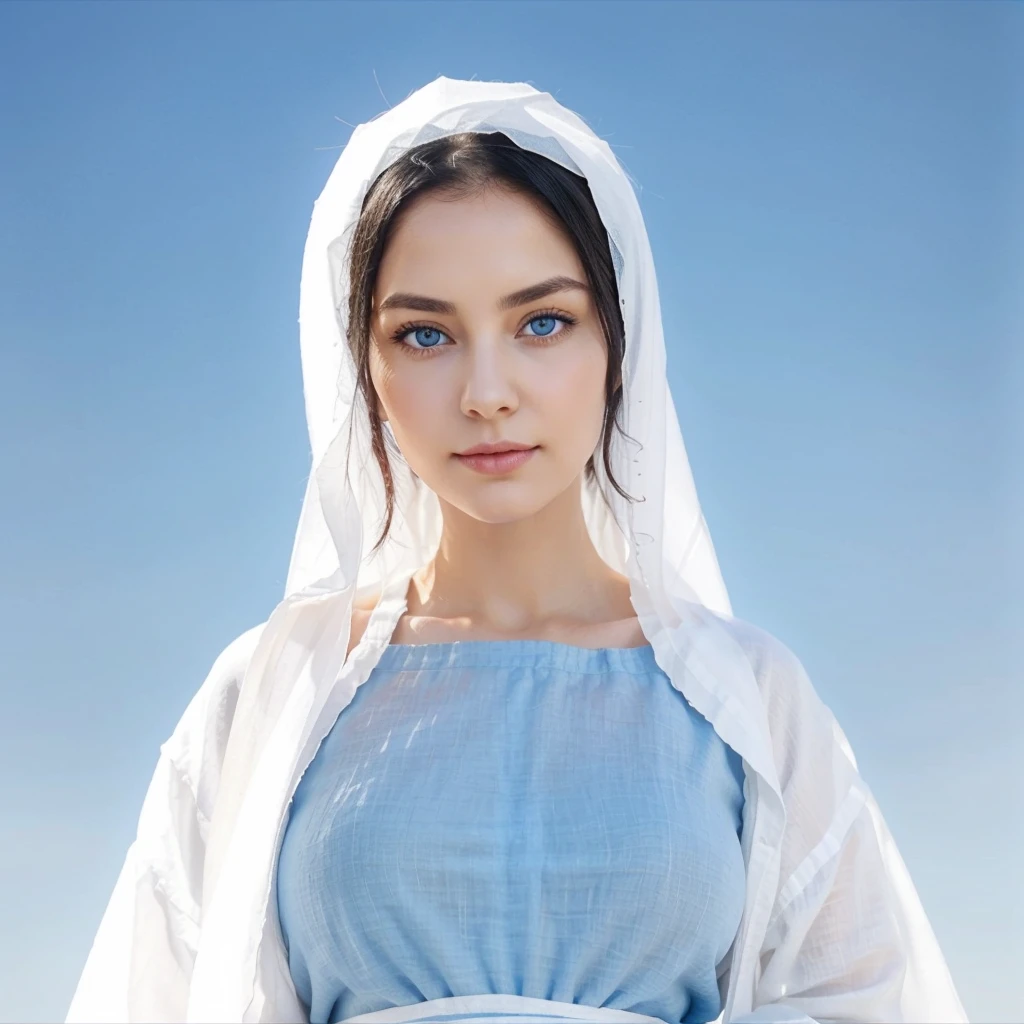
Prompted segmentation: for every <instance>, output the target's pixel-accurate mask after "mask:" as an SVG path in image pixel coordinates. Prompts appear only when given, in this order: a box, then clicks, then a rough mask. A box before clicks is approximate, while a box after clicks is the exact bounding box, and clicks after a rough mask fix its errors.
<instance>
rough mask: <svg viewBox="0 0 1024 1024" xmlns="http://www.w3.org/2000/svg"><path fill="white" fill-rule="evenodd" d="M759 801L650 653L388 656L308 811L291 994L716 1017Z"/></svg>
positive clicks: (411, 648)
mask: <svg viewBox="0 0 1024 1024" xmlns="http://www.w3.org/2000/svg"><path fill="white" fill-rule="evenodd" d="M742 809H743V768H742V762H741V760H740V758H739V756H738V755H737V754H736V753H735V752H734V751H733V750H732V749H731V748H730V747H728V746H726V745H725V744H724V743H723V742H722V741H721V740H720V739H719V737H718V735H717V734H716V733H715V732H714V730H713V729H712V727H711V725H710V724H709V723H708V722H707V720H706V719H704V718H703V717H702V716H701V715H699V714H698V713H697V712H696V711H695V710H694V709H693V708H692V707H690V705H689V704H688V703H687V702H686V700H685V698H684V697H683V696H682V694H680V693H679V692H678V691H677V690H676V689H675V688H674V687H673V686H672V683H671V682H670V680H669V679H668V677H667V675H666V674H665V673H664V672H663V671H662V670H661V669H660V668H659V667H658V665H657V663H656V661H655V659H654V651H653V648H651V647H650V646H646V647H634V648H605V649H599V650H597V649H588V648H582V647H573V646H570V645H568V644H562V643H557V642H555V641H549V640H472V641H457V642H451V643H440V644H426V645H416V644H393V645H390V646H388V647H386V648H385V649H384V652H383V655H382V657H381V658H380V660H379V662H378V663H377V665H376V666H375V667H374V669H373V671H372V673H371V674H370V676H369V678H368V679H367V680H366V682H365V683H363V685H362V686H360V687H359V688H358V689H357V691H356V693H355V696H354V697H353V699H352V701H351V703H350V704H349V705H348V706H347V707H346V708H345V709H344V710H343V711H342V712H341V714H340V715H339V716H338V719H337V721H336V722H335V724H334V726H333V728H332V730H331V732H330V734H329V735H328V736H327V737H326V739H325V740H324V741H323V743H322V744H321V745H320V748H319V750H318V751H317V754H316V756H315V757H314V759H313V761H312V763H311V764H310V765H309V767H308V768H307V769H306V772H305V774H304V775H303V777H302V779H301V781H300V783H299V786H298V789H297V791H296V793H295V797H294V800H293V802H292V804H291V808H290V812H289V818H288V822H287V825H286V830H285V834H284V839H283V841H282V847H281V853H280V859H279V862H278V876H277V884H278V913H279V916H280V921H281V929H282V934H283V936H284V939H285V945H286V948H287V950H288V960H289V966H290V969H291V974H292V978H293V980H294V982H295V986H296V990H297V992H298V993H299V995H300V996H301V998H302V999H303V1001H304V1002H305V1004H306V1005H307V1006H308V1007H309V1019H310V1021H311V1022H312V1024H320V1022H332V1024H333V1022H337V1021H343V1020H345V1019H346V1018H348V1017H352V1016H356V1015H358V1014H362V1013H370V1012H372V1011H376V1010H382V1009H385V1008H387V1007H393V1006H407V1005H409V1004H412V1003H419V1002H423V1001H425V1000H430V999H442V998H445V997H450V996H466V995H479V994H486V993H506V994H514V995H522V996H532V997H538V998H541V999H550V1000H557V1001H560V1002H566V1003H582V1004H585V1005H587V1006H602V1007H603V1006H608V1007H615V1008H618V1009H625V1010H630V1011H632V1012H634V1013H641V1014H646V1015H649V1016H652V1017H657V1018H660V1019H662V1020H665V1021H670V1022H682V1021H686V1022H707V1021H712V1020H714V1019H715V1018H716V1017H717V1016H718V1015H719V1013H720V1012H721V1009H722V1006H721V1000H720V998H719V992H718V984H717V980H716V966H717V965H718V964H719V962H720V961H721V960H722V958H723V957H724V956H725V954H726V952H727V951H728V950H729V947H730V946H731V945H732V942H733V939H734V937H735V935H736V931H737V929H738V926H739V921H740V916H741V913H742V909H743V901H744V891H745V885H746V882H745V871H744V864H743V856H742V853H741V849H740V839H739V833H740V827H741V815H742Z"/></svg>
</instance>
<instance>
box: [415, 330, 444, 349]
mask: <svg viewBox="0 0 1024 1024" xmlns="http://www.w3.org/2000/svg"><path fill="white" fill-rule="evenodd" d="M409 333H410V334H411V335H412V336H413V337H414V338H415V339H416V344H417V345H420V346H421V347H423V348H433V347H434V346H435V345H436V344H437V343H438V342H439V341H440V340H441V338H442V337H443V335H442V334H441V332H440V331H439V330H438V329H437V328H436V327H417V328H416V329H415V330H414V331H410V332H409ZM421 334H428V335H433V337H431V338H423V337H420V335H421Z"/></svg>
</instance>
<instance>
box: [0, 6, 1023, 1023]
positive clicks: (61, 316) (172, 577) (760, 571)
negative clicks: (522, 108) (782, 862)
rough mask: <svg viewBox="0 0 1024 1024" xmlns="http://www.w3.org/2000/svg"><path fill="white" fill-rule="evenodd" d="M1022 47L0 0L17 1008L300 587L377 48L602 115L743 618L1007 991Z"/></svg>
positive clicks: (7, 774)
mask: <svg viewBox="0 0 1024 1024" xmlns="http://www.w3.org/2000/svg"><path fill="white" fill-rule="evenodd" d="M1022 67H1024V7H1022V6H1020V5H1014V4H1010V3H994V2H993V3H984V4H980V3H979V4H970V3H940V2H932V3H902V4H897V3H852V2H851V3H819V4H812V3H794V4H788V3H758V4H748V3H721V4H717V5H709V4H703V3H674V4H660V5H646V4H643V3H638V2H632V3H629V4H617V3H603V4H602V3H568V4H564V5H560V4H550V5H549V4H544V3H521V4H504V3H470V4H444V3H442V4H433V3H411V4H389V3H375V4H359V3H346V4H340V3H339V4H334V3H311V4H303V3H291V4H281V3H278V4H274V3H262V4H250V3H245V2H238V3H224V4H209V3H201V2H197V3H188V4H178V5H175V4H161V3H146V4H128V3H126V4H108V3H88V4H79V3H71V4H58V3H42V2H40V3H29V4H21V3H5V4H2V5H0V97H2V99H0V138H2V142H0V146H2V153H3V159H2V161H0V224H2V230H0V349H2V361H0V481H2V482H3V500H2V501H0V622H2V629H3V633H2V641H3V657H2V662H0V665H2V675H0V680H2V685H3V687H4V696H5V701H4V707H5V714H4V715H3V716H2V718H0V771H2V775H3V778H4V779H5V783H6V784H5V785H4V787H3V792H2V796H0V812H2V814H0V875H2V877H3V878H4V879H5V884H4V885H3V886H2V887H0V889H2V895H0V919H2V920H3V922H4V926H3V929H2V935H0V991H2V992H3V998H2V1000H0V1015H2V1019H3V1020H7V1021H15V1020H25V1021H46V1020H56V1019H63V1015H64V1013H65V1012H66V1009H67V1006H68V1003H69V1001H70V998H71V995H72V992H73V989H74V986H75V983H76V981H77V978H78V975H79V972H80V970H81V968H82V966H83V964H84V961H85V957H86V954H87V951H88V948H89V945H90V943H91V941H92V938H93V935H94V933H95V930H96V928H97V926H98V924H99V919H100V916H101V914H102V912H103V909H104V907H105V905H106V902H107V899H108V897H109V895H110V891H111V888H112V886H113V884H114V880H115V878H116V876H117V873H118V871H119V870H120V867H121V862H122V859H123V857H124V854H125V851H126V849H127V847H128V845H129V843H130V842H131V839H132V837H133V835H134V830H135V827H136V823H137V818H138V812H139V809H140V806H141V802H142V798H143V795H144V793H145V790H146V787H147V785H148V782H149V777H150V774H151V772H152V770H153V767H154V765H155V763H156V758H157V755H158V747H159V745H160V743H161V742H163V740H164V739H166V738H167V736H168V735H169V734H170V732H171V731H172V729H173V727H174V725H175V723H176V722H177V720H178V718H179V716H180V714H181V713H182V711H183V710H184V708H185V705H186V704H187V702H188V700H189V698H190V697H191V695H192V694H193V692H194V691H195V690H196V688H197V687H198V686H199V684H200V682H201V681H202V679H203V677H204V676H205V674H206V672H207V670H208V669H209V667H210V665H211V663H212V661H213V659H214V658H215V656H216V655H217V654H218V653H219V651H220V650H221V649H222V648H223V647H224V646H225V645H226V644H227V643H228V642H229V641H230V640H231V639H233V638H234V637H235V636H236V635H238V634H239V633H241V632H242V631H243V630H245V629H247V628H248V627H250V626H252V625H255V624H256V623H258V622H260V621H262V620H263V619H265V618H266V617H267V615H268V614H269V612H270V611H271V609H272V608H273V606H274V605H275V604H276V602H277V601H278V600H279V598H280V596H281V592H282V588H283V585H284V579H285V572H286V568H287V561H288V555H289V552H290V548H291V541H292V536H293V530H294V527H295V523H296V518H297V515H298V511H299V506H300V501H301V497H302V492H303V482H304V478H305V476H306V474H307V472H308V469H309V465H308V448H307V439H306V433H305V420H304V414H303V407H302V387H301V378H300V370H299V354H298V341H297V334H298V330H297V315H298V314H297V310H298V284H299V271H300V260H301V253H302V246H303V243H304V239H305V233H306V230H307V227H308V223H309V216H310V213H311V211H312V205H313V202H314V200H315V199H316V197H317V195H318V194H319V191H320V189H321V188H322V186H323V184H324V182H325V181H326V179H327V176H328V174H329V172H330V170H331V167H332V166H333V164H334V162H335V160H336V159H337V157H338V154H339V152H340V147H341V146H343V145H344V143H345V142H346V140H347V139H348V137H349V135H350V131H351V129H350V128H349V127H347V126H346V125H345V124H343V123H342V122H341V121H340V120H339V119H344V120H345V121H349V122H351V123H352V124H357V123H360V122H364V121H367V120H369V119H370V118H372V117H373V116H375V115H376V114H377V113H379V112H380V111H381V110H382V109H383V108H384V107H385V100H384V99H383V98H382V94H381V91H379V89H378V84H377V81H375V78H374V72H376V78H377V79H378V80H379V83H380V90H382V91H383V94H384V95H385V96H386V97H387V100H388V101H390V102H391V103H392V104H394V103H397V102H399V101H400V100H401V99H403V98H404V97H405V96H406V95H408V94H409V93H410V92H411V91H413V90H414V89H416V88H418V87H420V86H421V85H424V84H425V83H426V82H428V81H430V80H432V79H433V78H434V77H436V76H437V75H439V74H444V75H447V76H449V77H452V78H471V77H474V76H475V77H477V78H482V79H494V80H516V81H521V80H525V81H529V82H531V83H533V84H534V85H535V86H537V87H538V88H541V89H544V90H546V91H549V92H551V93H553V94H554V95H555V96H556V97H557V98H558V99H559V100H560V101H561V102H563V103H565V104H566V105H568V106H569V107H571V108H573V109H574V110H576V111H577V112H578V113H580V114H581V115H582V116H583V117H584V118H586V119H587V120H588V121H589V123H590V124H591V125H592V126H593V127H594V128H595V130H596V131H597V132H598V133H600V134H601V135H603V136H604V137H605V138H606V139H607V140H608V141H609V142H610V143H611V144H612V145H613V146H614V147H616V151H617V153H618V155H619V157H620V158H621V159H622V161H623V163H624V165H625V166H626V168H627V170H628V171H629V172H630V174H631V175H632V176H633V177H634V179H635V180H636V182H637V183H638V191H639V192H640V197H641V203H642V206H643V209H644V212H645V215H646V218H647V224H648V229H649V232H650V236H651V240H652V244H653V246H654V252H655V259H656V262H657V267H658V273H659V282H660V288H661V294H662V296H663V302H664V319H665V326H666V337H667V339H668V347H669V368H670V375H671V384H672V388H673V392H674V394H675V396H676V403H677V406H678V409H679V413H680V417H681V419H682V424H683V432H684V437H685V438H686V442H687V446H688V449H689V452H690V456H691V460H692V464H693V470H694V474H695V477H696V480H697V485H698V488H699V491H700V494H701V498H702V501H703V504H704V509H705V513H706V516H707V519H708V522H709V524H710V526H711V530H712V535H713V537H714V540H715V543H716V547H717V550H718V554H719V558H720V561H721V564H722V568H723V572H724V574H725V578H726V581H727V583H728V585H729V587H730V591H731V595H732V599H733V603H734V608H735V613H736V614H737V615H738V616H740V617H742V618H745V619H749V620H751V621H753V622H756V623H757V624H759V625H761V626H763V627H764V628H766V629H769V630H770V631H772V632H774V633H775V634H776V635H777V636H779V637H780V638H781V639H782V640H784V641H785V642H786V643H787V644H789V645H790V646H791V647H792V648H793V649H794V650H795V651H796V652H797V654H798V655H799V656H800V657H801V659H802V660H803V661H804V664H805V665H806V666H807V668H808V671H809V672H810V675H811V678H812V679H813V680H814V681H815V684H816V686H817V687H818V689H819V691H820V693H821V694H822V696H823V697H824V698H825V700H826V701H827V702H828V703H829V704H830V705H831V706H832V707H833V709H834V710H835V712H836V714H837V715H838V717H839V720H840V722H841V723H842V724H843V726H844V728H845V729H846V731H847V733H848V735H849V737H850V740H851V742H852V743H853V746H854V749H855V751H856V752H857V754H858V757H859V760H860V764H861V768H862V771H863V773H864V775H865V777H866V778H867V780H868V782H869V784H870V785H871V786H872V787H873V789H874V792H875V794H876V796H877V797H878V800H879V802H880V804H881V806H882V809H883V811H884V813H885V814H886V816H887V818H888V821H889V823H890V827H891V828H892V831H893V833H894V834H895V836H896V839H897V841H898V843H899V845H900V848H901V850H902V853H903V855H904V858H905V860H906V861H907V864H908V866H909V868H910V871H911V874H912V876H913V878H914V880H915V882H916V884H917V886H918V889H919V891H920V894H921V897H922V900H923V901H924V904H925V907H926V909H927V911H928V913H929V915H930V917H931V921H932V923H933V926H934V928H935V930H936V932H937V934H938V937H939V939H940V942H941V944H942V946H943V949H944V951H945V953H946V955H947V958H948V960H949V963H950V966H951V969H952V972H953V976H954V979H955V980H956V982H957V984H958V986H959V988H960V991H961V994H962V997H963V999H964V1002H965V1004H966V1006H967V1009H968V1012H969V1013H970V1014H971V1016H972V1019H975V1020H978V1021H1019V1020H1021V1019H1024V994H1022V991H1021V974H1020V963H1021V957H1022V953H1024V936H1022V924H1021V922H1022V920H1024V899H1022V894H1024V886H1022V884H1021V856H1020V850H1021V843H1022V839H1024V836H1022V828H1021V814H1020V801H1021V796H1022V787H1021V768H1022V764H1021V755H1020V750H1019V741H1020V739H1021V712H1022V710H1024V709H1022V699H1021V690H1020V686H1019V682H1020V673H1019V670H1018V669H1017V665H1016V664H1014V665H1011V638H1012V634H1011V630H1012V629H1013V625H1014V624H1015V623H1018V622H1019V620H1020V616H1021V614H1022V613H1024V603H1022V600H1021V593H1020V587H1019V586H1017V587H1016V588H1015V587H1014V586H1013V584H1014V582H1016V580H1015V579H1014V576H1015V573H1016V572H1019V569H1020V554H1021V545H1020V543H1019V540H1020V538H1019V535H1018V536H1014V535H1013V532H1014V531H1013V526H1015V525H1018V524H1019V522H1020V514H1021V511H1022V507H1024V506H1022V502H1021V489H1020V481H1019V479H1015V477H1014V473H1013V469H1015V468H1017V467H1019V465H1020V457H1021V441H1022V439H1024V430H1022V429H1021V421H1020V415H1019V404H1018V408H1017V410H1016V412H1014V411H1013V410H1012V409H1011V391H1013V390H1015V391H1016V394H1017V395H1019V393H1020V390H1021V384H1022V375H1024V374H1022V371H1024V361H1022V359H1021V351H1022V344H1021V341H1022V338H1021V334H1022V330H1021V325H1022V321H1024V317H1022V312H1024V310H1022V304H1024V303H1022V294H1024V288H1022V270H1024V251H1022V250H1024V225H1022V220H1024V217H1022V211H1024V203H1022V194H1021V192H1022V189H1021V182H1022V180H1024V166H1022V146H1021V141H1022V140H1021V124H1022V122H1024V102H1022V101H1024V89H1022V74H1021V68H1022ZM1018 403H1019V398H1018ZM1014 511H1015V512H1016V524H1014V523H1012V519H1013V512H1014ZM1015 632H1016V636H1017V644H1016V646H1015V647H1014V648H1013V653H1014V654H1017V655H1018V656H1019V638H1020V632H1019V626H1018V628H1017V630H1016V631H1015ZM1015 743H1016V744H1017V745H1018V747H1017V749H1014V745H1015Z"/></svg>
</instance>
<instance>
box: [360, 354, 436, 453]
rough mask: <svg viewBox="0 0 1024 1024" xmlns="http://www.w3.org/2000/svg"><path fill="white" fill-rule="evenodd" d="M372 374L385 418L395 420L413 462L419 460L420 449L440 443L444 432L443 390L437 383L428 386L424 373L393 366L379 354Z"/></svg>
mask: <svg viewBox="0 0 1024 1024" xmlns="http://www.w3.org/2000/svg"><path fill="white" fill-rule="evenodd" d="M370 377H371V379H372V381H373V386H374V388H375V390H376V392H377V397H378V400H379V405H380V406H381V409H380V411H381V413H382V414H383V415H382V418H386V419H387V420H388V421H389V423H390V424H391V430H392V432H393V433H394V435H395V440H396V441H397V442H398V445H399V447H400V448H401V449H402V451H403V453H405V454H406V457H407V459H408V460H409V461H410V462H416V461H418V460H417V458H416V454H417V452H418V451H421V450H422V451H426V452H429V451H430V450H431V449H432V448H434V447H436V444H437V443H438V439H437V438H436V437H435V435H438V434H440V433H441V429H442V422H441V421H442V416H441V415H440V414H439V392H438V388H437V387H436V386H434V387H430V386H424V381H423V374H417V373H403V372H401V368H400V367H399V368H398V369H397V370H396V369H394V368H392V367H389V366H388V365H387V364H386V363H385V362H384V361H383V360H382V359H380V358H379V357H378V358H377V360H376V361H375V362H373V363H371V366H370Z"/></svg>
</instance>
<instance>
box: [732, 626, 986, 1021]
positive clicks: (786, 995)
mask: <svg viewBox="0 0 1024 1024" xmlns="http://www.w3.org/2000/svg"><path fill="white" fill-rule="evenodd" d="M769 651H770V653H769V655H768V658H767V666H766V671H767V678H766V680H765V682H764V684H763V685H765V686H766V687H767V689H766V698H767V705H768V708H769V718H770V725H771V731H772V736H773V743H774V747H775V755H776V763H777V765H778V768H779V778H780V783H781V785H782V789H783V799H784V803H785V806H786V814H787V821H786V832H785V837H784V840H783V850H782V872H781V875H780V886H779V890H778V893H777V895H776V899H775V904H774V907H773V909H772V914H771V918H770V921H769V926H768V930H767V933H766V936H765V940H764V943H763V946H762V949H761V954H760V978H759V981H758V984H757V988H756V993H755V998H754V1003H753V1012H752V1013H749V1014H745V1015H743V1016H742V1017H738V1018H736V1019H735V1020H734V1021H733V1022H732V1024H840V1022H850V1024H853V1022H857V1024H868V1022H875V1021H877V1022H886V1024H904V1022H905V1024H955V1022H963V1021H966V1020H967V1017H966V1015H965V1013H964V1009H963V1006H962V1005H961V1003H960V1000H959V998H958V996H957V993H956V990H955V988H954V986H953V982H952V980H951V978H950V975H949V971H948V968H947V966H946V963H945V960H944V958H943V956H942V953H941V951H940V949H939V946H938V943H937V941H936V938H935V935H934V933H933V932H932V929H931V927H930V925H929V922H928V919H927V917H926V915H925V912H924V909H923V907H922V905H921V902H920V899H919V898H918V895H917V891H916V889H915V888H914V885H913V883H912V881H911V879H910V876H909V874H908V873H907V870H906V867H905V865H904V863H903V860H902V858H901V857H900V854H899V852H898V850H897V849H896V845H895V843H894V841H893V838H892V836H891V834H890V833H889V830H888V827H887V826H886V823H885V821H884V819H883V817H882V815H881V812H880V811H879V809H878V805H877V803H876V802H875V799H874V797H873V796H872V794H871V792H870V790H869V788H868V786H867V784H866V783H865V782H864V780H863V779H862V778H861V776H860V774H859V772H858V770H857V764H856V761H855V759H854V755H853V752H852V751H851V750H850V746H849V743H848V742H847V740H846V737H845V736H844V735H843V733H842V730H841V729H840V727H839V725H838V723H837V722H836V721H835V718H834V717H833V715H832V713H831V712H830V711H829V709H828V708H827V707H826V706H825V705H824V704H823V703H822V701H821V700H820V698H819V697H818V696H817V694H816V693H815V691H814V688H813V686H812V685H811V682H810V680H809V679H808V677H807V674H806V672H805V671H804V668H803V666H802V665H801V663H800V662H799V660H798V659H797V658H796V656H795V655H793V654H792V652H791V651H789V649H788V648H786V647H785V645H783V644H781V643H780V642H779V641H778V640H775V639H774V638H772V643H771V644H770V646H769Z"/></svg>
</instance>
